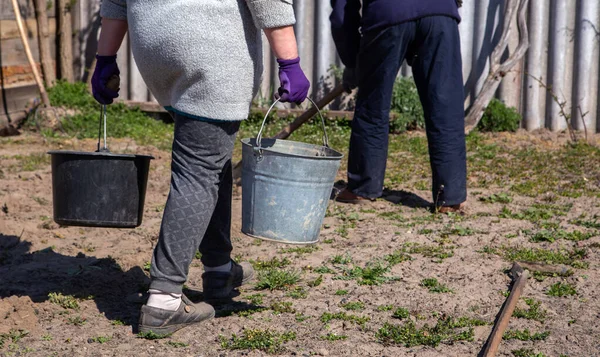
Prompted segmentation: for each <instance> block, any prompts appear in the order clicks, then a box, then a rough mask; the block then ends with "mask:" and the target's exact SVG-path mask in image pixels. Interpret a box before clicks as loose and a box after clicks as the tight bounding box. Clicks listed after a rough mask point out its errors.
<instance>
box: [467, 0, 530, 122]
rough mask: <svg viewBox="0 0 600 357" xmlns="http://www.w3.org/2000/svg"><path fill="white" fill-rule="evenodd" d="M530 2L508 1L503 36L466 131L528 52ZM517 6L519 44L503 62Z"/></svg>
mask: <svg viewBox="0 0 600 357" xmlns="http://www.w3.org/2000/svg"><path fill="white" fill-rule="evenodd" d="M528 4H529V0H508V1H507V4H506V9H505V10H504V24H503V27H502V37H501V39H500V42H499V43H498V45H497V46H496V48H494V51H493V52H492V55H491V56H490V71H489V74H488V77H487V78H486V79H485V82H484V83H483V87H482V88H481V91H480V92H479V94H478V95H477V98H475V102H474V103H473V105H472V106H471V109H470V110H469V112H468V113H467V116H466V118H465V132H466V133H469V132H470V131H471V130H473V129H474V128H475V127H476V126H477V124H478V123H479V121H480V120H481V117H482V116H483V113H484V111H485V109H486V108H487V106H488V104H490V101H491V100H492V98H494V94H495V93H496V89H498V86H499V85H500V82H501V81H502V78H504V76H505V75H506V73H507V72H508V71H510V70H511V68H513V67H514V66H515V64H516V63H517V62H518V61H520V60H521V58H523V56H524V55H525V53H526V52H527V49H528V48H529V32H528V30H527V5H528ZM517 8H518V9H519V10H518V14H517V27H518V30H519V45H518V46H517V49H516V50H515V52H514V53H512V54H511V55H510V56H509V57H508V59H507V60H506V61H504V62H501V60H502V54H503V53H504V52H505V51H506V48H507V47H508V40H509V37H510V33H511V31H512V26H511V22H512V18H513V15H514V13H515V11H517Z"/></svg>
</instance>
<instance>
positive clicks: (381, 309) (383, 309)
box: [377, 305, 394, 311]
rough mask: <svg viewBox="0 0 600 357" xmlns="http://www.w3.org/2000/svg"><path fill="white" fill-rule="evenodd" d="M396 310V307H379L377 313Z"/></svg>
mask: <svg viewBox="0 0 600 357" xmlns="http://www.w3.org/2000/svg"><path fill="white" fill-rule="evenodd" d="M393 309H394V305H379V306H377V311H391V310H393Z"/></svg>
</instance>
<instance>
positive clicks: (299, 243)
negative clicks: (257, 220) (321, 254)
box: [242, 231, 319, 245]
mask: <svg viewBox="0 0 600 357" xmlns="http://www.w3.org/2000/svg"><path fill="white" fill-rule="evenodd" d="M242 233H243V234H245V235H247V236H248V237H250V238H257V239H261V240H265V241H268V242H274V243H282V244H290V245H310V244H317V243H319V237H317V239H315V240H313V241H310V242H295V241H291V240H281V239H273V238H267V237H263V236H259V235H256V234H251V233H246V232H244V231H242Z"/></svg>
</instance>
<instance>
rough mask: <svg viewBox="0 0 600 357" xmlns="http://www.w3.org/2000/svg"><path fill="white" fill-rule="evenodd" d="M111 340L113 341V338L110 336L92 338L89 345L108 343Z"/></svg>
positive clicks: (89, 339)
mask: <svg viewBox="0 0 600 357" xmlns="http://www.w3.org/2000/svg"><path fill="white" fill-rule="evenodd" d="M110 340H112V337H110V336H98V337H92V338H88V343H94V342H96V343H100V344H103V343H106V342H109V341H110Z"/></svg>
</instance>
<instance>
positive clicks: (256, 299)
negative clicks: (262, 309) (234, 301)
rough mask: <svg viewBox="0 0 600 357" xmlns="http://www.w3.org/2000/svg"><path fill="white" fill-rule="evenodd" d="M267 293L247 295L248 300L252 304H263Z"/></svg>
mask: <svg viewBox="0 0 600 357" xmlns="http://www.w3.org/2000/svg"><path fill="white" fill-rule="evenodd" d="M264 296H265V294H252V295H248V296H246V300H248V301H250V303H251V304H252V305H261V304H262V303H263V297H264Z"/></svg>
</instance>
